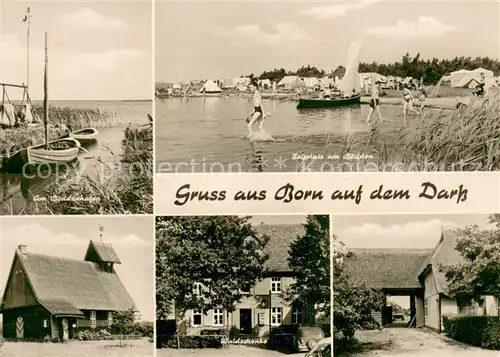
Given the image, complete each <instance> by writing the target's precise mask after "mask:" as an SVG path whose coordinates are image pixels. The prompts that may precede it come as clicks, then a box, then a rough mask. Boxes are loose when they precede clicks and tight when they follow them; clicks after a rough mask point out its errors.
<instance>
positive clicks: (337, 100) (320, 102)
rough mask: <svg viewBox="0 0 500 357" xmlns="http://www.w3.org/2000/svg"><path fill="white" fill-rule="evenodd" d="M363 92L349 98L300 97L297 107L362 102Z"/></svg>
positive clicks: (339, 105) (336, 106)
mask: <svg viewBox="0 0 500 357" xmlns="http://www.w3.org/2000/svg"><path fill="white" fill-rule="evenodd" d="M360 101H361V94H357V95H353V96H352V97H349V98H340V97H339V98H332V99H304V98H301V99H299V104H297V109H314V108H338V107H344V106H346V105H356V104H360Z"/></svg>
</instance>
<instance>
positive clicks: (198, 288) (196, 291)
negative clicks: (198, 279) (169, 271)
mask: <svg viewBox="0 0 500 357" xmlns="http://www.w3.org/2000/svg"><path fill="white" fill-rule="evenodd" d="M193 294H194V295H195V296H200V295H201V283H194V286H193Z"/></svg>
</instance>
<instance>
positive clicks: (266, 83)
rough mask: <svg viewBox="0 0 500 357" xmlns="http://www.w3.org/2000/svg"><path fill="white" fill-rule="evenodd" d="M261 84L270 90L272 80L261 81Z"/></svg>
mask: <svg viewBox="0 0 500 357" xmlns="http://www.w3.org/2000/svg"><path fill="white" fill-rule="evenodd" d="M259 84H260V85H261V86H262V87H266V88H269V87H271V80H270V79H259Z"/></svg>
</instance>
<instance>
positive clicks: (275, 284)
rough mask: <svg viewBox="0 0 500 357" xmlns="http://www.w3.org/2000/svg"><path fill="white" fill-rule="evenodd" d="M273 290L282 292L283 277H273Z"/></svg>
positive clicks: (273, 291)
mask: <svg viewBox="0 0 500 357" xmlns="http://www.w3.org/2000/svg"><path fill="white" fill-rule="evenodd" d="M271 292H272V293H279V292H281V278H271Z"/></svg>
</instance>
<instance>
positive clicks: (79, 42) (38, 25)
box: [0, 0, 152, 100]
mask: <svg viewBox="0 0 500 357" xmlns="http://www.w3.org/2000/svg"><path fill="white" fill-rule="evenodd" d="M0 3H1V4H2V5H0V6H2V9H1V20H0V24H1V33H0V53H1V56H2V58H1V64H2V66H1V68H0V82H7V83H14V84H21V83H22V82H24V83H26V29H27V26H26V24H25V23H23V21H22V19H23V17H24V16H25V14H26V10H27V7H28V6H31V11H32V13H33V18H32V24H31V36H30V57H31V59H30V94H31V96H32V98H34V99H43V68H44V36H45V32H48V51H49V53H48V55H49V98H50V99H51V100H99V99H100V100H122V99H150V98H151V92H152V89H151V88H152V84H151V81H152V22H151V19H152V5H151V1H150V0H134V1H116V0H115V1H102V2H95V1H94V2H92V1H86V2H77V1H74V0H64V1H47V0H42V1H41V0H38V1H36V0H34V1H31V2H29V3H28V2H22V1H18V0H14V1H12V0H9V1H2V2H0ZM11 96H12V97H14V96H15V95H14V94H12V95H11ZM17 97H19V96H17Z"/></svg>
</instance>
